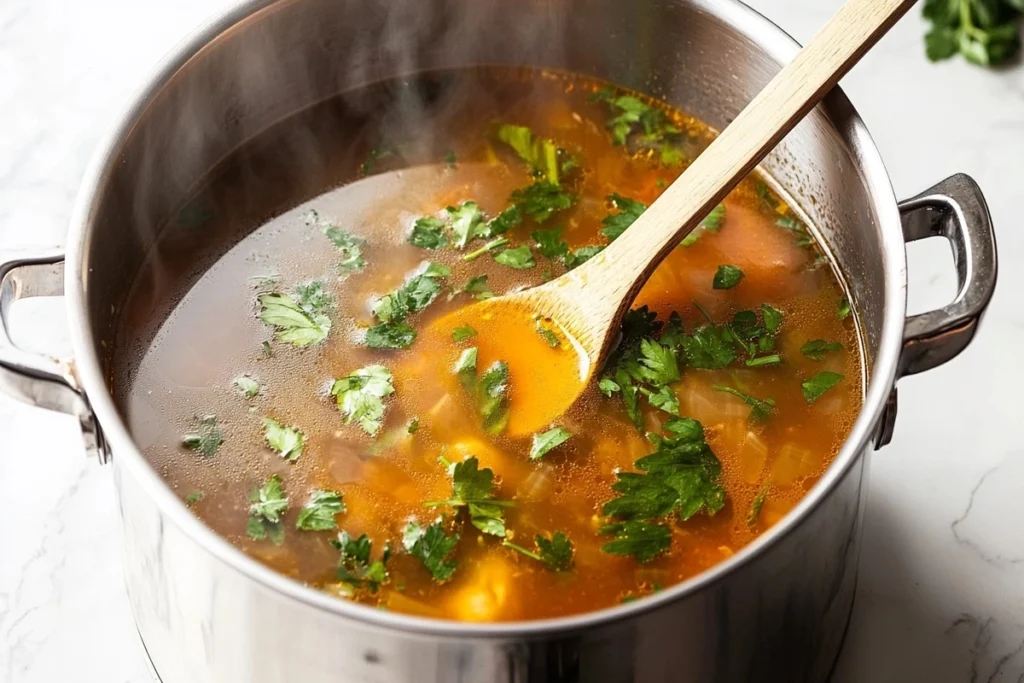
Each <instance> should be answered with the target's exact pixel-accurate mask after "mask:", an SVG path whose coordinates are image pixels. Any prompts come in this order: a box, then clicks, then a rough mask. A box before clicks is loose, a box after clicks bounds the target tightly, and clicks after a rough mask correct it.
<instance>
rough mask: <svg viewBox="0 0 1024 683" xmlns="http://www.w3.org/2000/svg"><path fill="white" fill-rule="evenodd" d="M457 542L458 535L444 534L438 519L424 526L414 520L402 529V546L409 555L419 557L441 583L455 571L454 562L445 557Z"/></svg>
mask: <svg viewBox="0 0 1024 683" xmlns="http://www.w3.org/2000/svg"><path fill="white" fill-rule="evenodd" d="M458 542H459V535H458V534H452V535H451V536H448V535H446V534H445V533H444V525H443V524H442V523H441V521H440V520H438V521H436V522H434V523H433V524H431V525H430V526H428V527H426V528H424V527H422V526H420V523H419V522H417V521H415V520H414V521H411V522H409V523H408V524H406V525H405V529H404V530H403V531H402V546H404V547H405V549H406V550H407V551H408V552H409V554H410V555H412V556H413V557H416V558H419V560H420V562H422V563H423V566H424V567H426V568H427V571H429V572H430V574H431V575H432V576H433V577H434V578H435V579H437V580H438V581H440V582H442V583H443V582H445V581H447V580H448V579H450V578H451V577H452V574H454V573H455V567H456V564H455V562H454V561H452V560H448V559H446V558H448V556H449V555H451V553H452V551H453V550H454V549H455V546H456V545H457V544H458Z"/></svg>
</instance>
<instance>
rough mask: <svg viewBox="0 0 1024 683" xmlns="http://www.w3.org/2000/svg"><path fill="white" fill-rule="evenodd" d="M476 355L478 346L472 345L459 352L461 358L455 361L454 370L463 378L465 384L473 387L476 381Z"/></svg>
mask: <svg viewBox="0 0 1024 683" xmlns="http://www.w3.org/2000/svg"><path fill="white" fill-rule="evenodd" d="M476 357H477V348H476V347H475V346H471V347H469V348H468V349H465V350H464V351H463V352H462V353H461V354H459V359H458V360H457V361H455V368H454V372H455V374H456V375H458V376H459V379H460V380H462V384H463V386H466V387H472V386H473V384H475V383H476Z"/></svg>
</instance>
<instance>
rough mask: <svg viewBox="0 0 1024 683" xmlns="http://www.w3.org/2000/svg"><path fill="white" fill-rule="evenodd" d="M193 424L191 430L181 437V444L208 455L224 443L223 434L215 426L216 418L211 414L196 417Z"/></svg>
mask: <svg viewBox="0 0 1024 683" xmlns="http://www.w3.org/2000/svg"><path fill="white" fill-rule="evenodd" d="M195 425H196V426H195V429H194V430H193V431H191V432H189V433H188V434H186V435H184V436H183V437H181V445H182V446H184V447H185V448H187V449H189V450H190V451H196V452H198V453H202V454H203V455H205V456H206V457H210V456H211V455H213V454H214V453H216V452H217V449H219V448H220V445H221V444H222V443H224V436H223V434H221V432H220V428H219V427H217V418H216V417H215V416H213V415H206V416H204V417H201V418H196V420H195Z"/></svg>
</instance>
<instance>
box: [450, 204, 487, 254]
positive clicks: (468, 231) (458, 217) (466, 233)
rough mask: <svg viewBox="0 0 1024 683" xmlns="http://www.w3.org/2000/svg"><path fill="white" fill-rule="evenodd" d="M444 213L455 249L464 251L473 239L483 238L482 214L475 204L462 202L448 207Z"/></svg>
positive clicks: (484, 229)
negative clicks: (453, 237) (453, 236)
mask: <svg viewBox="0 0 1024 683" xmlns="http://www.w3.org/2000/svg"><path fill="white" fill-rule="evenodd" d="M445 211H446V212H447V214H448V218H449V219H450V220H451V223H452V231H453V232H454V233H455V248H456V249H465V248H466V245H467V244H469V243H470V242H472V241H473V239H474V238H476V237H483V236H484V235H485V233H486V232H487V230H486V226H485V224H484V212H483V211H481V210H480V206H479V205H478V204H477V203H476V202H462V203H461V204H459V205H458V206H457V207H455V206H449V207H448V208H447V209H445Z"/></svg>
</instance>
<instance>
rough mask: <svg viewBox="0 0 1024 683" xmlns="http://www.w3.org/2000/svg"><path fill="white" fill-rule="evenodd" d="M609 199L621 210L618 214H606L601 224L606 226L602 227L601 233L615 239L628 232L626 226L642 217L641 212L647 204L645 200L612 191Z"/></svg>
mask: <svg viewBox="0 0 1024 683" xmlns="http://www.w3.org/2000/svg"><path fill="white" fill-rule="evenodd" d="M608 201H609V202H611V203H612V204H613V205H614V206H615V208H616V209H618V211H619V212H618V213H616V214H612V215H610V216H606V217H605V219H604V220H602V221H601V225H602V226H604V227H602V228H601V234H602V235H604V236H605V237H607V238H608V239H609V240H614V239H615V238H616V237H618V236H619V235H621V234H622V233H624V232H626V228H628V227H629V226H631V225H633V222H634V221H636V219H637V218H639V217H640V214H642V213H643V212H644V211H646V210H647V205H646V204H644V203H643V202H638V201H636V200H635V199H629V198H627V197H623V196H622V195H620V194H615V193H612V194H610V195H608Z"/></svg>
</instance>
